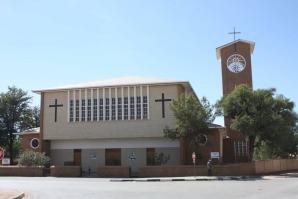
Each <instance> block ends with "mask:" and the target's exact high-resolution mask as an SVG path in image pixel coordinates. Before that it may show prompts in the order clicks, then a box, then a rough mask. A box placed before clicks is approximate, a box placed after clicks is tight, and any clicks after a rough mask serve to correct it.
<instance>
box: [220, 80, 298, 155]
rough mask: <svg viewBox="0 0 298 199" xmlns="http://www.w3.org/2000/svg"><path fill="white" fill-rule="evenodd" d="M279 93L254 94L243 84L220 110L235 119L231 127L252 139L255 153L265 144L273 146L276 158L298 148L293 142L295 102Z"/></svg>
mask: <svg viewBox="0 0 298 199" xmlns="http://www.w3.org/2000/svg"><path fill="white" fill-rule="evenodd" d="M275 92H276V91H275V89H258V90H255V91H254V90H252V89H251V88H249V87H247V86H246V85H239V86H237V87H236V88H235V89H234V91H232V92H231V93H230V94H229V95H226V96H224V97H223V98H222V99H221V100H220V101H219V102H218V103H217V111H218V112H220V113H222V114H223V115H224V116H226V117H228V118H230V119H231V126H230V127H231V128H232V129H234V130H237V131H240V132H242V133H243V134H245V135H247V136H248V137H249V139H250V150H251V152H253V147H254V146H257V147H258V146H259V145H261V144H262V142H265V143H266V144H267V145H268V146H270V147H273V148H274V149H275V150H274V152H273V153H276V154H275V155H276V156H280V155H281V154H283V153H284V152H293V150H294V149H295V148H296V144H297V142H296V143H295V142H293V140H295V136H296V132H297V122H298V117H297V114H296V113H295V112H294V110H293V109H294V103H293V102H292V101H290V100H289V99H287V98H286V97H284V96H282V95H276V94H275ZM294 146H295V147H294Z"/></svg>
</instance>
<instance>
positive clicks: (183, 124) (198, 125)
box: [164, 94, 215, 146]
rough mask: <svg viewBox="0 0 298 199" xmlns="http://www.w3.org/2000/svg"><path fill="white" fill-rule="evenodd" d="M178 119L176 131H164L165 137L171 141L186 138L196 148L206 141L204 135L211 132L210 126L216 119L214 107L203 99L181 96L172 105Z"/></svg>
mask: <svg viewBox="0 0 298 199" xmlns="http://www.w3.org/2000/svg"><path fill="white" fill-rule="evenodd" d="M170 108H171V110H172V111H173V112H174V116H175V118H176V129H175V130H173V129H168V128H166V129H165V130H164V133H165V137H169V138H171V139H179V138H186V139H188V140H190V141H191V142H192V144H194V145H195V146H198V145H199V143H200V142H201V141H202V139H204V137H203V136H202V135H203V134H207V133H208V131H209V128H208V124H210V123H212V122H213V121H214V119H215V114H214V107H213V106H212V105H211V104H210V103H209V101H208V100H207V99H206V98H205V97H203V98H202V99H201V100H199V99H197V98H196V97H195V96H194V95H192V94H190V95H188V96H185V95H180V96H179V98H178V99H177V100H173V101H172V102H171V103H170Z"/></svg>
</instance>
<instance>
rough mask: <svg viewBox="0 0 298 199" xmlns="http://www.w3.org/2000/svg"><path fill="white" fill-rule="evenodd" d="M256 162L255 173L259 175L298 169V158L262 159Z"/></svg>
mask: <svg viewBox="0 0 298 199" xmlns="http://www.w3.org/2000/svg"><path fill="white" fill-rule="evenodd" d="M254 164H255V173H256V174H258V175H259V174H269V173H278V172H283V171H291V170H298V160H293V159H280V160H260V161H255V162H254Z"/></svg>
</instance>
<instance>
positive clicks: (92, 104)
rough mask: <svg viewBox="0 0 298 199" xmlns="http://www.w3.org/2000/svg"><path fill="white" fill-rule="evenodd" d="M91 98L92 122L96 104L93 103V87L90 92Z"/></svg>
mask: <svg viewBox="0 0 298 199" xmlns="http://www.w3.org/2000/svg"><path fill="white" fill-rule="evenodd" d="M90 95H91V96H90V98H91V122H93V106H94V103H93V88H92V89H91V92H90Z"/></svg>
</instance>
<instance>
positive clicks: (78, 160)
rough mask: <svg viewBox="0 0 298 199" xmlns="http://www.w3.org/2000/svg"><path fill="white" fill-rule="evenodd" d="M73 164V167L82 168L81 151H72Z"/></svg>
mask: <svg viewBox="0 0 298 199" xmlns="http://www.w3.org/2000/svg"><path fill="white" fill-rule="evenodd" d="M73 164H74V165H75V166H82V150H81V149H74V150H73Z"/></svg>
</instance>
